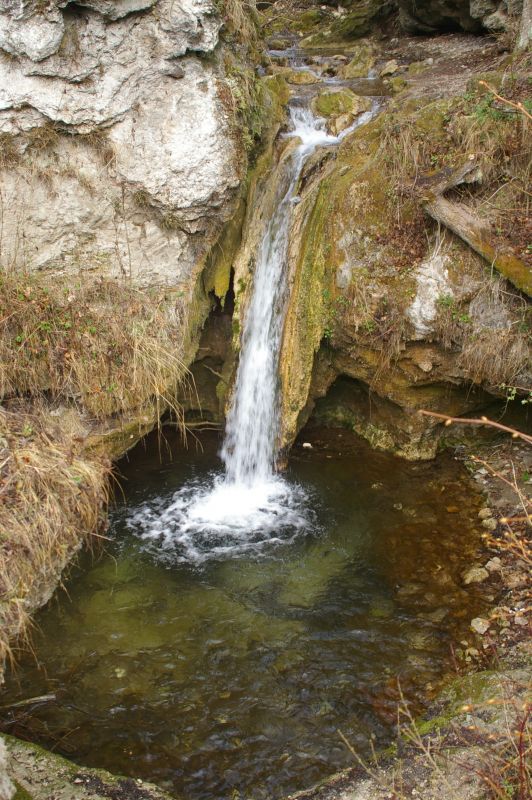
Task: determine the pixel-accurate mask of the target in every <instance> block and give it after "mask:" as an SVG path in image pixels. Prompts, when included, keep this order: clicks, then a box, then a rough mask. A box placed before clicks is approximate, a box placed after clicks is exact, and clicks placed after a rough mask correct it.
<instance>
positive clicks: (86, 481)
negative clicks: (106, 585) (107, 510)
mask: <svg viewBox="0 0 532 800" xmlns="http://www.w3.org/2000/svg"><path fill="white" fill-rule="evenodd" d="M75 434H76V430H75V429H72V428H69V425H68V424H65V420H64V419H62V420H61V421H59V420H58V419H54V418H53V417H52V416H51V415H50V413H49V412H46V411H45V410H44V409H43V408H41V409H39V410H37V411H35V410H33V411H32V412H31V413H29V412H28V411H27V410H24V409H20V408H18V409H16V410H13V411H7V410H6V409H4V408H2V407H0V597H1V602H0V664H1V662H2V661H3V660H4V659H5V658H6V656H10V655H11V650H10V645H9V640H10V638H12V637H20V636H21V635H23V634H24V633H25V631H26V626H27V623H28V615H29V612H30V611H31V610H32V607H33V605H34V604H35V603H37V602H39V595H40V594H41V593H42V594H43V595H45V592H46V586H47V584H48V587H49V588H51V589H53V585H54V581H55V580H57V579H58V578H59V575H60V570H61V569H62V568H63V567H64V566H65V564H66V563H67V562H68V560H69V557H71V555H72V554H73V552H75V550H77V548H78V547H79V546H80V545H81V543H82V542H83V541H84V540H87V539H89V538H90V537H91V536H93V535H95V534H97V533H98V529H99V528H100V526H101V525H102V523H103V521H104V519H105V517H104V515H103V507H104V505H105V503H106V499H107V498H106V485H107V482H106V478H107V473H108V466H107V465H106V464H105V463H104V462H103V461H101V460H98V459H97V458H96V457H94V456H91V458H87V456H86V455H84V456H82V455H80V452H79V450H80V444H79V441H78V440H79V437H76V435H75ZM44 599H46V595H45V596H44Z"/></svg>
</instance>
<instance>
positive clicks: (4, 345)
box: [0, 272, 187, 419]
mask: <svg viewBox="0 0 532 800" xmlns="http://www.w3.org/2000/svg"><path fill="white" fill-rule="evenodd" d="M186 323H187V312H186V309H185V304H184V303H183V299H182V298H181V297H180V296H179V295H178V294H177V293H175V292H174V293H173V294H172V293H171V292H169V291H160V290H158V291H155V290H154V291H141V290H139V289H136V288H134V287H133V286H131V285H130V284H129V283H127V282H126V281H112V280H105V279H100V278H96V279H94V278H85V277H82V278H80V279H79V280H77V281H70V280H69V281H64V280H63V281H59V280H58V279H57V277H56V278H54V279H53V280H49V281H46V280H44V279H43V278H42V277H40V278H36V277H35V276H33V275H30V274H27V275H21V274H20V273H5V272H4V273H0V397H3V398H6V397H10V396H15V395H18V396H33V397H36V396H40V395H42V394H44V393H46V394H47V395H48V396H49V397H51V398H52V399H57V398H67V399H70V400H73V401H74V402H76V403H77V404H78V405H79V407H80V408H82V409H84V410H86V411H87V412H89V414H91V415H93V416H94V417H96V418H98V419H102V418H105V417H108V416H109V415H112V414H117V413H120V412H123V411H125V410H127V409H134V408H139V407H142V405H143V404H145V403H147V402H150V401H153V400H154V401H155V402H158V403H160V404H161V405H170V406H175V402H174V399H173V398H174V396H175V390H176V388H177V386H178V385H179V383H180V382H181V381H182V380H183V379H184V378H185V376H186V368H185V366H184V364H183V361H182V357H183V347H184V341H185V337H186V329H187V324H186ZM175 410H176V412H177V413H178V415H179V409H178V408H176V409H175Z"/></svg>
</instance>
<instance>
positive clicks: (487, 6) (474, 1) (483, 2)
mask: <svg viewBox="0 0 532 800" xmlns="http://www.w3.org/2000/svg"><path fill="white" fill-rule="evenodd" d="M497 5H498V3H497V2H495V0H469V13H470V14H471V16H472V17H473V19H482V17H485V16H487V15H488V14H493V12H494V11H496V10H497Z"/></svg>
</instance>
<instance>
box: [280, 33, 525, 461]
mask: <svg viewBox="0 0 532 800" xmlns="http://www.w3.org/2000/svg"><path fill="white" fill-rule="evenodd" d="M460 41H462V38H461V37H460ZM474 41H475V40H474V39H473V37H471V38H470V39H468V41H467V47H468V48H473V47H474V46H475V44H474ZM445 47H447V48H448V42H447V43H446V44H445ZM446 52H448V51H446ZM434 54H435V55H436V56H437V54H436V51H434ZM447 57H448V56H447V55H444V54H443V51H442V58H447ZM461 57H462V56H459V55H458V53H457V54H456V55H455V58H456V59H457V60H458V59H459V58H460V63H463V61H462V60H461ZM431 58H432V56H431ZM438 58H439V57H438V56H437V58H436V61H437V63H438ZM383 61H384V59H383ZM427 69H429V65H427ZM460 69H461V70H462V71H461V73H460V80H461V83H460V84H458V82H457V81H455V82H454V83H453V82H452V81H451V80H443V79H442V78H441V77H440V76H438V82H437V83H435V84H434V94H435V96H434V97H433V98H429V97H427V89H426V87H427V83H426V81H425V73H424V72H422V73H421V77H420V78H411V79H410V81H411V82H410V83H409V88H407V89H406V90H404V91H403V93H402V94H400V95H399V96H398V98H397V99H394V100H393V101H389V102H388V105H387V106H386V107H385V109H384V110H383V111H382V112H381V113H380V114H379V115H378V116H376V117H375V118H374V119H373V120H372V121H371V122H369V123H367V124H365V125H364V126H362V127H359V128H358V129H357V130H355V131H354V132H353V133H352V134H351V135H349V136H348V137H346V138H345V139H344V140H343V142H342V144H341V145H340V148H339V149H338V151H337V153H336V154H334V155H332V154H331V153H330V152H329V153H327V152H326V151H323V152H322V153H321V154H316V156H315V158H314V159H313V161H312V165H309V168H308V170H307V172H306V173H304V175H303V184H302V187H301V190H300V192H299V199H300V202H299V203H298V204H297V206H296V207H295V209H294V211H293V225H292V230H291V241H290V249H289V265H288V267H289V270H290V285H291V296H290V300H289V307H288V312H287V316H286V322H285V329H284V335H283V341H282V349H281V358H280V378H281V385H282V403H281V414H282V422H281V426H282V429H281V445H282V446H283V447H289V446H290V444H291V443H292V441H293V439H294V436H295V435H296V433H297V432H298V431H299V430H300V429H301V427H302V426H303V425H304V424H305V423H306V422H307V420H308V419H309V416H310V415H311V414H314V415H315V417H317V419H318V420H319V421H320V422H321V423H325V424H334V425H344V426H347V427H350V428H352V429H353V430H355V431H357V432H358V433H360V434H361V435H363V436H365V437H366V438H367V439H368V440H369V441H370V443H371V444H372V446H373V447H376V448H379V449H385V450H389V451H392V452H395V453H396V454H398V455H400V456H402V457H405V458H409V459H417V458H432V457H433V456H434V455H435V453H436V449H437V447H438V439H439V436H440V435H441V433H442V431H443V428H442V426H441V425H438V424H436V423H435V422H434V420H433V419H429V418H427V417H425V416H421V415H420V414H418V413H417V411H418V410H421V409H425V410H429V411H430V410H432V411H434V412H441V413H449V414H451V415H456V416H458V415H461V414H464V413H468V412H471V411H473V410H479V409H481V408H483V407H485V405H486V403H487V402H488V401H489V397H490V395H491V396H495V397H501V396H504V391H501V389H502V390H504V386H505V385H506V386H507V385H512V386H513V385H516V386H523V387H526V386H529V385H530V381H531V379H532V377H531V375H530V365H531V364H532V359H531V349H530V348H531V340H530V337H529V334H528V327H527V326H526V324H524V322H523V319H524V318H522V317H521V314H522V313H527V312H526V310H525V309H526V308H527V307H528V304H527V301H526V299H524V298H523V297H522V296H521V295H519V293H518V292H515V291H514V290H512V289H511V287H510V286H509V285H508V284H506V283H505V282H504V281H503V279H502V278H500V277H499V276H497V275H496V274H495V275H490V274H489V273H487V270H486V265H485V262H484V261H483V260H482V259H481V258H480V257H479V256H477V255H476V254H475V253H474V252H472V251H471V250H470V249H469V248H468V247H467V246H466V245H465V244H464V243H463V242H462V241H461V240H459V239H458V238H457V237H452V236H451V235H449V234H444V232H443V231H438V230H437V229H435V228H434V227H433V226H432V223H431V222H430V221H428V220H427V219H426V217H425V216H424V215H423V210H422V208H420V206H419V204H418V203H417V201H416V200H415V199H410V198H411V197H412V194H411V193H410V194H408V192H409V191H410V190H409V188H408V187H411V186H412V184H413V181H414V180H415V176H414V174H413V173H410V174H409V172H408V168H406V169H405V164H408V163H412V162H411V160H410V154H411V153H412V152H415V148H416V147H417V145H416V144H415V143H416V142H418V143H419V145H420V148H422V149H423V152H424V153H425V156H424V158H426V162H425V164H426V166H425V170H426V172H427V173H428V172H429V171H430V170H431V169H433V166H432V165H433V164H434V163H436V162H438V163H439V159H440V158H442V159H447V158H449V159H450V163H453V160H456V162H455V163H462V162H463V148H462V145H461V144H458V145H457V144H456V143H453V142H455V140H453V139H452V138H451V136H450V129H449V127H448V126H449V121H450V120H453V123H454V124H456V125H458V124H464V125H465V127H464V128H463V130H464V131H466V132H467V131H468V130H470V129H471V128H470V126H471V125H472V124H473V121H474V119H475V117H474V116H473V114H471V116H469V117H468V118H467V121H466V122H465V123H464V121H463V120H464V117H463V113H464V110H465V109H467V106H466V105H465V104H466V103H467V102H468V101H467V100H465V99H463V96H462V95H461V92H463V91H465V90H466V88H467V80H468V79H467V77H465V78H464V74H463V69H462V67H460ZM449 77H450V78H451V77H452V78H454V73H452V74H451V73H450V75H449ZM415 81H419V82H420V84H422V86H423V92H422V93H421V92H420V94H419V95H418V94H416V92H415V91H413V88H412V87H413V86H414V83H415ZM472 85H474V84H472ZM452 92H455V95H452ZM442 95H443V96H442ZM325 97H326V96H325ZM471 102H473V101H471ZM476 102H478V101H476ZM471 108H472V109H473V110H474V108H476V106H472V107H471ZM322 113H323V112H322ZM457 114H460V115H462V116H460V117H458V116H457ZM458 120H460V122H458ZM494 124H495V123H494ZM406 127H408V134H407V141H406V144H405V142H404V141H403V144H401V145H399V139H398V138H396V137H401V136H402V135H403V133H402V132H404V130H405V129H406ZM452 130H453V131H455V132H456V133H457V135H460V136H461V135H462V134H458V128H453V129H452ZM505 130H506V129H505ZM458 141H459V140H458ZM453 148H454V149H453ZM417 152H418V153H421V149H420V150H418V151H417ZM437 153H438V154H440V155H436V154H437ZM444 163H447V162H444ZM387 175H388V177H386V176H387ZM479 180H480V183H481V185H480V187H479V188H478V189H477V198H482V197H483V195H482V192H485V194H486V195H487V193H488V191H489V188H488V186H489V185H488V184H487V183H485V184H482V180H483V178H480V179H479ZM398 187H399V188H400V193H399V194H397V188H398ZM403 187H405V188H404V189H403ZM482 187H484V188H482ZM402 192H404V194H401V193H402ZM401 196H402V197H403V199H401ZM390 198H393V199H392V200H391V201H390ZM404 198H407V199H404ZM477 202H479V200H478V199H477ZM398 208H401V209H402V210H401V217H400V219H399V218H398V217H397V216H396V217H395V219H394V215H396V214H397V210H398ZM483 213H485V214H486V215H489V213H490V209H489V207H488V206H486V211H484V212H483ZM487 218H488V219H489V216H487ZM520 308H521V309H523V312H521V311H520V310H519V309H520Z"/></svg>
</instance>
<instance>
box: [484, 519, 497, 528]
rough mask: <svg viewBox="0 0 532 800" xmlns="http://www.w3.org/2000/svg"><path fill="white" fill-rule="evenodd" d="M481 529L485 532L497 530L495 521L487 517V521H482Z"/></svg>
mask: <svg viewBox="0 0 532 800" xmlns="http://www.w3.org/2000/svg"><path fill="white" fill-rule="evenodd" d="M482 527H483V528H486V530H487V531H495V530H497V520H496V519H494V518H493V517H488V519H483V520H482Z"/></svg>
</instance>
